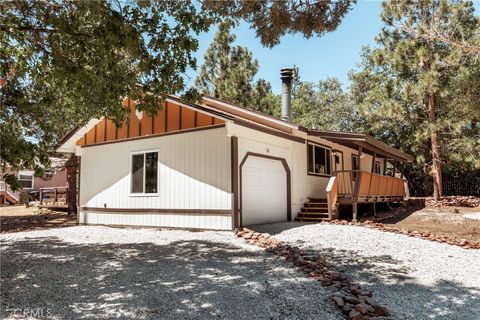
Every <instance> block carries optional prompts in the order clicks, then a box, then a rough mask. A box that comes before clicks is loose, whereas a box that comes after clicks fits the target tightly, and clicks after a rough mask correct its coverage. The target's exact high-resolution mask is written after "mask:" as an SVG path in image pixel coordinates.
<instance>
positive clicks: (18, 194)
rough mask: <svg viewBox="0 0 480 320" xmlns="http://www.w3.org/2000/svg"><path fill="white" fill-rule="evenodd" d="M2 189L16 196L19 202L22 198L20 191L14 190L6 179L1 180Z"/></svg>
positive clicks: (0, 186)
mask: <svg viewBox="0 0 480 320" xmlns="http://www.w3.org/2000/svg"><path fill="white" fill-rule="evenodd" d="M0 191H4V192H6V193H7V194H8V195H9V196H11V197H12V198H14V199H15V200H16V201H17V202H18V200H19V199H20V193H19V192H18V191H13V190H12V188H11V187H10V185H9V184H8V183H6V182H5V181H0Z"/></svg>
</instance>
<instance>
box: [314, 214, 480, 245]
mask: <svg viewBox="0 0 480 320" xmlns="http://www.w3.org/2000/svg"><path fill="white" fill-rule="evenodd" d="M321 223H327V224H337V225H351V226H359V227H366V228H370V229H377V230H380V231H384V232H393V233H397V234H403V235H406V236H409V237H415V238H421V239H425V240H430V241H435V242H441V243H446V244H449V245H454V246H458V247H462V248H464V249H480V242H475V241H471V240H466V239H457V238H454V237H447V236H439V235H436V234H435V233H433V232H428V231H424V232H419V231H414V230H404V229H400V228H397V227H392V226H390V225H388V224H384V223H381V222H376V221H374V220H361V221H357V222H352V221H348V220H332V221H322V222H321Z"/></svg>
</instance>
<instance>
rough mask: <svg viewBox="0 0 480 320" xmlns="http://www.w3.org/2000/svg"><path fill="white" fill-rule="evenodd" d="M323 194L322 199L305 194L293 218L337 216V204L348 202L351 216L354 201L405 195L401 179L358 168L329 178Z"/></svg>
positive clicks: (354, 204) (307, 218) (318, 219)
mask: <svg viewBox="0 0 480 320" xmlns="http://www.w3.org/2000/svg"><path fill="white" fill-rule="evenodd" d="M326 194H327V197H326V199H312V198H309V201H308V202H306V203H305V204H304V207H303V208H302V210H301V212H300V213H299V214H298V215H297V219H296V220H299V221H315V220H316V221H320V220H333V219H337V218H338V214H339V212H338V208H339V206H340V205H352V206H353V213H354V214H353V219H354V220H355V219H356V210H357V204H360V203H377V202H397V201H402V200H403V199H404V198H405V183H404V181H403V179H402V178H399V177H392V176H386V175H380V174H375V173H371V172H366V171H360V170H342V171H337V172H336V173H335V174H334V175H333V176H332V177H331V178H330V180H329V182H328V185H327V188H326Z"/></svg>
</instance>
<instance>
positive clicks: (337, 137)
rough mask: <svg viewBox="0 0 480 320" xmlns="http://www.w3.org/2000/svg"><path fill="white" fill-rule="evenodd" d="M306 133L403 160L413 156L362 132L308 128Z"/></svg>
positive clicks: (408, 159) (410, 159) (411, 158)
mask: <svg viewBox="0 0 480 320" xmlns="http://www.w3.org/2000/svg"><path fill="white" fill-rule="evenodd" d="M308 135H311V136H315V137H319V138H323V139H326V140H329V141H332V142H335V143H338V144H341V145H344V146H347V147H350V148H355V149H357V148H358V147H360V146H362V147H363V148H364V149H367V150H370V151H371V152H376V153H377V154H381V155H384V156H386V157H388V158H392V159H398V160H401V161H405V162H412V161H413V157H412V156H410V155H408V154H406V153H404V152H402V151H400V150H398V149H395V148H392V147H390V146H389V145H387V144H385V143H383V142H381V141H379V140H377V139H375V138H373V137H372V136H369V135H368V134H364V133H353V132H339V131H321V130H308Z"/></svg>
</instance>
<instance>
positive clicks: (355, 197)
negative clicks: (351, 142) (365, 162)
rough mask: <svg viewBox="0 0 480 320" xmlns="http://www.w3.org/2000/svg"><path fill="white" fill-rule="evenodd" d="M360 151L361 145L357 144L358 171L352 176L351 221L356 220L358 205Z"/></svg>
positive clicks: (361, 149) (361, 150)
mask: <svg viewBox="0 0 480 320" xmlns="http://www.w3.org/2000/svg"><path fill="white" fill-rule="evenodd" d="M362 152H363V147H362V146H359V147H358V158H357V159H358V160H357V161H358V171H357V172H354V173H353V174H354V176H355V177H356V179H355V190H354V191H353V192H354V196H353V204H352V212H353V214H352V221H353V222H356V221H357V207H358V192H359V187H360V177H361V175H360V170H361V169H362Z"/></svg>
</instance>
